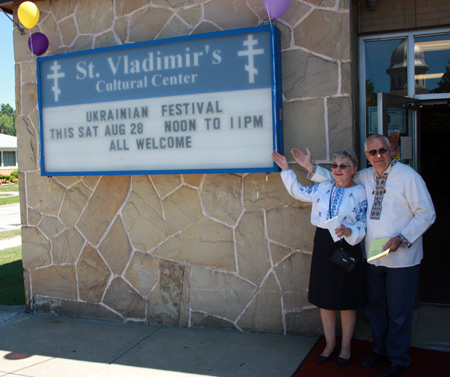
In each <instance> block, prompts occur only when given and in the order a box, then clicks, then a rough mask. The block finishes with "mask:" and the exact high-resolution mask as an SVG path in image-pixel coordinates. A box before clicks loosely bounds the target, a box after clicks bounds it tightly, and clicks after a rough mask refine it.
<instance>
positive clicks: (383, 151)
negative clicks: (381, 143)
mask: <svg viewBox="0 0 450 377" xmlns="http://www.w3.org/2000/svg"><path fill="white" fill-rule="evenodd" d="M387 151H388V149H387V148H386V147H383V148H380V149H378V150H376V149H372V150H370V151H367V153H368V154H370V155H371V156H375V155H377V154H379V155H380V156H381V155H383V154H385V153H386V152H387Z"/></svg>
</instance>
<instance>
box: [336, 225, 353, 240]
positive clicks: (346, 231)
mask: <svg viewBox="0 0 450 377" xmlns="http://www.w3.org/2000/svg"><path fill="white" fill-rule="evenodd" d="M334 232H335V233H336V236H338V237H349V236H350V234H352V230H351V229H350V228H347V227H346V226H344V225H341V226H340V227H338V228H336V229H335V230H334Z"/></svg>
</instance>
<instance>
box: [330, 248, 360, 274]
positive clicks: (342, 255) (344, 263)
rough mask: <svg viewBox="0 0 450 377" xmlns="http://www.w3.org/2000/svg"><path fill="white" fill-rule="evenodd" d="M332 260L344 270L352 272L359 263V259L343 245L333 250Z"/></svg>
mask: <svg viewBox="0 0 450 377" xmlns="http://www.w3.org/2000/svg"><path fill="white" fill-rule="evenodd" d="M330 262H331V263H334V264H335V265H336V266H338V267H339V268H341V269H342V270H344V271H347V272H352V270H353V269H354V268H355V266H356V263H358V259H357V258H355V257H353V256H352V255H350V254H349V253H348V252H347V251H345V250H344V249H343V248H342V246H339V247H337V248H336V249H335V250H334V251H333V254H332V255H331V257H330Z"/></svg>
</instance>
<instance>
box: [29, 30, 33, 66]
mask: <svg viewBox="0 0 450 377" xmlns="http://www.w3.org/2000/svg"><path fill="white" fill-rule="evenodd" d="M28 33H30V46H31V48H30V50H31V57H32V58H33V59H34V51H33V50H34V48H33V38H31V29H28Z"/></svg>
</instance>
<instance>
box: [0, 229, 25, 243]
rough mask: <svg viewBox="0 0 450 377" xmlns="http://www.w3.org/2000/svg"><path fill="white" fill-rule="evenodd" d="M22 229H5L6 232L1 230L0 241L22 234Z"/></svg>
mask: <svg viewBox="0 0 450 377" xmlns="http://www.w3.org/2000/svg"><path fill="white" fill-rule="evenodd" d="M20 233H21V232H20V229H14V230H5V231H4V232H0V241H1V240H7V239H8V238H12V237H16V236H20Z"/></svg>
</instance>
